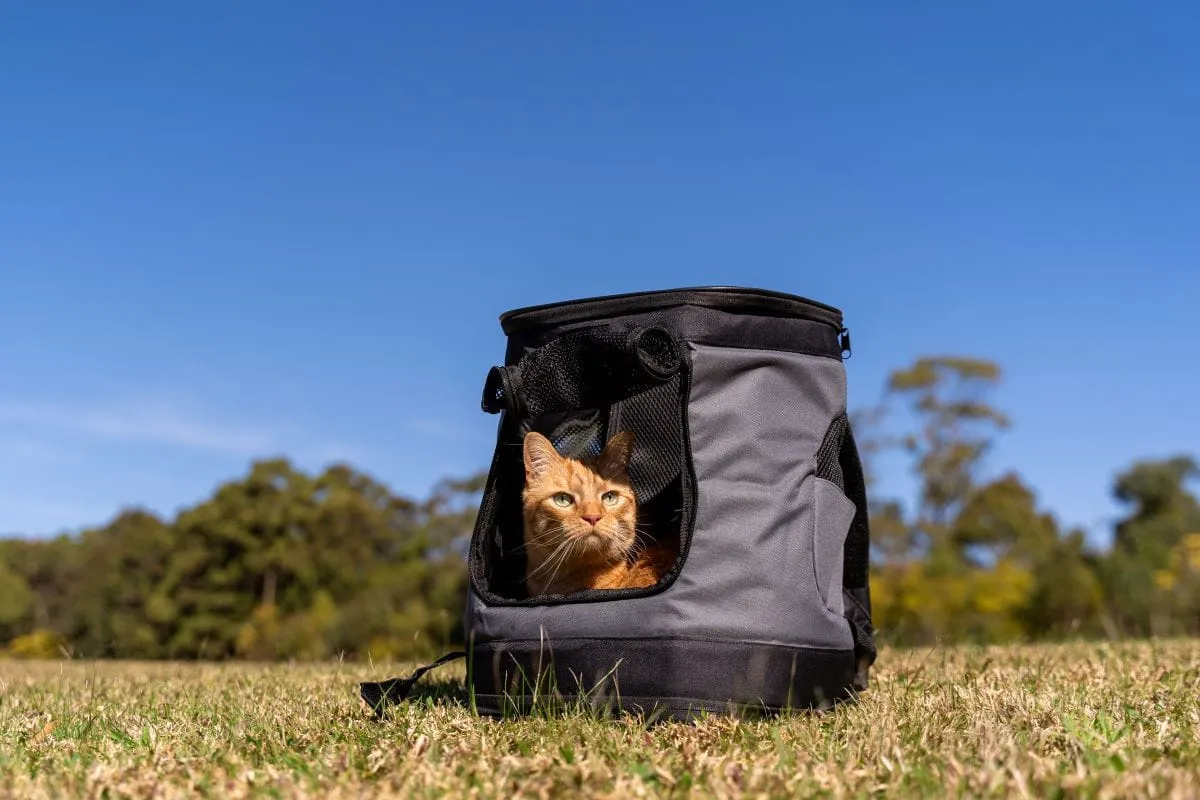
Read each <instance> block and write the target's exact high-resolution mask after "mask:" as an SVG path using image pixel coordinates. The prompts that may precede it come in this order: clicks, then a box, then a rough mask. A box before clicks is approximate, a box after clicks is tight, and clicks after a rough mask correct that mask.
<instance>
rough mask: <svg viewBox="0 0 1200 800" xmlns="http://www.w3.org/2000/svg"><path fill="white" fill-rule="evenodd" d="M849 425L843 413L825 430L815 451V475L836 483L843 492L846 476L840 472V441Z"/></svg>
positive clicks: (844, 436)
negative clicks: (823, 436)
mask: <svg viewBox="0 0 1200 800" xmlns="http://www.w3.org/2000/svg"><path fill="white" fill-rule="evenodd" d="M849 426H850V421H849V420H848V419H847V418H846V415H845V414H842V415H841V416H840V417H838V418H837V419H835V420H834V421H833V422H832V424H830V426H829V430H827V431H825V439H824V440H823V441H822V442H821V449H819V450H818V451H817V477H818V478H824V479H825V480H827V481H829V482H831V483H833V484H836V485H837V487H838V488H839V489H841V490H842V491H843V492H844V491H845V490H846V478H845V475H843V474H842V442H843V440H844V439H845V438H846V429H847V428H849Z"/></svg>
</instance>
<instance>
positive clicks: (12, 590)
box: [0, 358, 1200, 660]
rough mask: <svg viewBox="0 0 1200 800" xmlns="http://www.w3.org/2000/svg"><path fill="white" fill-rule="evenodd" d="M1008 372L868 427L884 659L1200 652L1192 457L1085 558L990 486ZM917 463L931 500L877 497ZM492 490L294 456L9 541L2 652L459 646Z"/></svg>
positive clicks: (1175, 459) (1142, 489)
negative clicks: (907, 648) (71, 529)
mask: <svg viewBox="0 0 1200 800" xmlns="http://www.w3.org/2000/svg"><path fill="white" fill-rule="evenodd" d="M1000 380H1001V372H1000V369H999V367H998V366H997V365H995V364H993V363H991V362H988V361H984V360H980V359H973V358H921V359H918V360H917V361H915V362H914V363H913V364H911V365H908V366H906V367H905V368H903V369H898V370H896V371H894V372H893V373H892V374H891V375H890V377H889V379H888V382H887V386H886V391H885V394H884V399H883V401H882V402H881V403H880V404H879V405H878V406H875V407H871V408H867V409H860V410H859V411H858V412H857V413H856V414H855V415H854V427H855V431H856V437H857V439H858V440H859V445H860V447H861V448H862V450H863V453H864V462H865V463H866V464H867V465H868V466H867V472H868V475H867V478H868V485H869V487H870V490H869V491H870V493H871V498H872V499H871V503H872V509H871V511H872V514H871V525H872V572H871V590H872V600H873V605H874V616H875V622H876V625H877V627H878V628H879V637H880V639H881V640H882V641H886V642H892V643H896V644H914V645H916V644H929V643H932V642H935V641H973V642H1005V641H1028V640H1037V639H1048V638H1051V639H1052V638H1062V637H1135V636H1158V635H1184V634H1187V635H1195V634H1200V501H1198V500H1197V497H1196V495H1195V493H1194V492H1193V491H1192V490H1191V488H1190V484H1191V482H1192V481H1194V480H1195V479H1196V478H1197V477H1200V467H1198V465H1197V463H1196V461H1195V459H1194V458H1192V457H1191V456H1187V455H1171V456H1168V457H1165V458H1163V459H1161V460H1148V461H1140V462H1137V463H1134V464H1132V465H1130V466H1129V467H1128V468H1127V469H1126V470H1124V471H1123V472H1122V473H1121V474H1120V475H1119V476H1118V477H1117V479H1116V480H1115V483H1114V485H1113V486H1112V487H1111V490H1112V492H1113V495H1114V496H1115V498H1116V499H1117V500H1118V501H1119V502H1120V503H1121V504H1122V506H1123V508H1124V513H1123V516H1122V518H1121V519H1120V520H1119V521H1118V522H1117V523H1116V525H1115V527H1114V530H1113V535H1112V541H1111V544H1109V545H1106V546H1104V547H1095V546H1092V545H1089V543H1088V541H1087V540H1086V538H1085V536H1084V533H1083V531H1081V530H1075V529H1070V530H1064V529H1063V528H1062V527H1061V526H1060V524H1059V522H1058V521H1057V520H1056V518H1055V517H1054V516H1053V515H1052V514H1050V513H1048V512H1046V511H1045V510H1043V509H1041V508H1039V506H1038V501H1037V495H1036V493H1035V492H1034V490H1033V488H1032V487H1030V486H1029V485H1027V484H1026V482H1025V481H1024V480H1023V479H1022V478H1021V476H1020V475H1019V474H1018V473H1017V472H1014V471H1010V472H1005V473H1003V474H1000V475H999V476H998V477H991V478H986V477H985V460H986V456H987V454H988V451H989V450H990V449H991V447H992V446H993V444H994V443H995V442H996V441H997V439H998V437H999V436H1001V435H1002V434H1003V431H1004V430H1005V429H1006V428H1007V427H1008V426H1009V420H1008V418H1007V417H1006V416H1005V415H1004V414H1003V413H1002V412H1001V411H1000V410H999V409H997V408H995V407H994V406H993V405H992V404H991V403H990V402H989V400H988V396H989V394H990V392H991V391H992V390H993V389H994V388H995V387H996V386H997V385H998V384H999V382H1000ZM889 452H890V453H894V454H901V455H902V456H903V457H904V458H905V459H907V460H908V463H909V464H910V465H911V468H912V470H913V472H914V475H915V477H916V479H917V482H916V484H917V490H916V492H915V495H914V496H913V497H912V498H908V499H907V502H906V501H904V500H901V499H897V498H887V497H879V496H876V491H875V490H876V488H877V486H878V484H877V482H875V481H874V480H873V477H874V476H873V474H871V473H872V470H871V469H870V465H871V464H872V463H873V462H874V461H875V460H877V459H878V458H879V457H880V456H882V455H883V454H885V453H889ZM483 480H484V476H483V475H476V476H474V477H471V478H469V479H466V480H451V481H444V482H443V483H441V484H439V485H438V486H437V487H436V488H435V489H434V490H433V491H432V492H431V493H430V496H429V497H427V498H424V499H419V500H418V499H412V498H406V497H401V496H399V495H397V494H395V493H393V492H392V491H391V490H389V489H388V488H387V487H386V486H384V485H383V484H381V483H379V482H378V481H376V480H374V479H373V478H371V477H370V476H368V475H365V474H363V473H361V472H359V471H356V470H355V469H353V468H352V467H350V466H348V465H344V464H339V465H334V466H331V467H329V468H327V469H325V470H324V471H323V472H322V473H320V474H319V475H309V474H306V473H305V472H303V471H301V470H299V469H297V468H296V467H295V466H294V465H293V464H291V463H290V462H289V461H287V460H285V459H272V460H266V461H260V462H257V463H255V464H253V465H252V466H251V468H250V469H249V471H248V473H247V474H246V475H245V476H244V477H242V478H239V479H238V480H234V481H230V482H228V483H226V484H224V485H222V486H220V487H218V488H217V489H216V491H215V492H214V493H213V495H212V496H211V497H210V498H208V499H207V500H204V501H203V502H201V503H199V504H197V505H196V506H194V507H192V508H188V509H185V510H183V511H181V512H180V513H178V514H177V515H176V516H175V517H174V518H173V519H170V520H167V519H163V518H161V517H160V516H157V515H155V514H152V513H150V512H148V511H145V510H141V509H126V510H123V511H121V512H120V513H118V514H117V516H116V517H115V518H114V519H113V520H112V521H110V522H109V523H108V524H106V525H104V526H102V527H99V528H95V529H90V530H86V531H83V532H82V533H80V534H78V535H71V536H66V535H63V536H58V537H56V538H51V539H21V538H16V539H7V540H0V654H6V655H9V656H16V657H42V658H45V657H59V656H74V657H101V658H138V659H158V658H181V659H225V658H245V659H256V660H271V659H306V660H307V659H322V658H332V657H351V658H354V657H360V658H367V657H370V658H373V659H376V660H379V659H388V658H416V657H425V656H428V655H430V654H432V653H434V652H438V651H443V650H446V649H448V648H450V647H453V646H455V645H457V644H459V643H461V640H462V634H463V631H462V629H461V616H462V606H463V599H464V593H465V591H466V583H467V581H466V569H465V553H466V548H467V543H468V541H469V539H470V534H471V530H472V526H473V523H474V517H475V510H476V504H477V502H478V498H479V494H480V491H481V489H482V486H483Z"/></svg>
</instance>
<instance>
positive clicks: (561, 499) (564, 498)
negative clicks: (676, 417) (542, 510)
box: [550, 492, 575, 508]
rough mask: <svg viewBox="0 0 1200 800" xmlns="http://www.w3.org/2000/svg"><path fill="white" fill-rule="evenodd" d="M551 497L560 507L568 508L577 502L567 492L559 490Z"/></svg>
mask: <svg viewBox="0 0 1200 800" xmlns="http://www.w3.org/2000/svg"><path fill="white" fill-rule="evenodd" d="M550 499H551V500H552V501H553V502H554V505H556V506H558V507H559V508H566V507H567V506H569V505H571V504H572V503H574V502H575V498H574V497H572V496H571V495H569V494H567V493H566V492H559V493H558V494H556V495H554V497H552V498H550Z"/></svg>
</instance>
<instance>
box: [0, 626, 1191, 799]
mask: <svg viewBox="0 0 1200 800" xmlns="http://www.w3.org/2000/svg"><path fill="white" fill-rule="evenodd" d="M398 671H399V672H404V671H406V670H404V669H403V668H399V669H398V668H396V667H394V666H387V667H381V666H375V667H369V666H364V665H350V664H324V665H215V664H194V665H192V664H170V663H168V664H140V663H139V664H132V663H98V662H16V661H8V662H0V796H4V797H10V796H15V797H26V796H29V797H64V796H67V797H138V796H151V795H152V796H161V797H185V796H186V797H194V796H209V797H259V796H262V797H294V796H300V797H329V798H338V797H363V796H395V797H440V796H473V797H498V798H499V797H505V798H507V797H538V798H548V797H558V796H572V795H576V794H580V795H584V796H594V797H613V798H627V797H686V796H695V797H739V796H747V797H807V796H829V797H864V796H876V795H879V796H904V797H920V796H944V795H951V796H971V797H990V796H997V797H998V796H1004V797H1009V796H1035V797H1056V796H1058V797H1131V796H1138V797H1147V796H1150V797H1196V796H1200V641H1160V642H1142V643H1120V644H1098V645H1089V644H1073V645H1057V646H1031V647H1008V648H934V649H925V650H907V651H897V650H885V651H884V652H883V653H882V654H881V656H880V662H879V664H878V668H877V669H876V671H875V672H873V673H872V678H873V681H872V686H871V689H870V690H869V691H868V692H866V693H865V694H864V695H863V697H862V700H861V702H860V703H859V704H857V705H852V706H843V707H841V708H839V709H838V710H836V711H834V712H832V713H828V714H821V715H795V716H789V717H785V718H780V719H776V720H773V721H766V722H749V723H747V722H742V723H738V722H734V721H732V720H727V719H717V718H712V719H708V720H703V721H701V722H699V723H696V724H678V723H668V724H663V725H658V726H650V727H647V726H646V725H644V724H642V723H641V722H640V721H639V720H637V719H623V720H618V721H603V720H599V719H593V718H589V717H588V716H586V715H584V714H575V715H566V716H558V717H551V718H533V719H524V720H519V721H513V720H509V721H498V722H496V721H486V720H481V719H478V718H475V717H473V716H471V714H470V712H469V711H468V710H467V709H466V707H465V705H464V700H463V692H462V675H463V672H462V668H461V666H460V665H457V664H456V665H452V666H448V667H445V668H443V670H442V671H441V672H435V673H433V674H432V675H430V676H428V677H427V678H426V681H428V682H429V686H430V689H428V690H426V691H424V692H422V693H421V695H420V697H419V698H418V699H417V700H416V702H415V703H412V704H409V705H406V706H402V707H400V708H399V709H397V710H395V711H392V712H390V713H389V715H388V718H387V720H386V721H384V722H382V723H380V722H376V721H375V720H374V719H373V718H372V717H371V715H370V714H369V712H367V711H366V710H365V708H364V707H363V706H362V705H361V704H360V702H359V701H358V699H357V682H358V681H360V680H377V679H379V678H382V677H387V676H390V675H393V674H396V673H397V672H398Z"/></svg>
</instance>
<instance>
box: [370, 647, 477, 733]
mask: <svg viewBox="0 0 1200 800" xmlns="http://www.w3.org/2000/svg"><path fill="white" fill-rule="evenodd" d="M466 656H467V654H466V653H465V652H464V651H462V650H455V651H454V652H451V653H447V654H446V655H444V656H442V657H441V658H439V659H438V660H437V661H434V662H433V663H432V664H426V665H425V666H423V667H418V668H417V669H416V670H415V671H414V672H413V674H412V675H409V676H408V677H407V678H391V679H390V680H386V681H381V682H379V683H360V684H359V685H358V692H359V696H360V697H362V699H363V700H364V701H366V704H367V705H368V706H370V707H371V710H372V711H373V712H375V717H376V718H377V719H382V718H383V712H384V710H385V709H386V708H387V706H388V705H395V704H399V703H403V702H404V701H405V700H406V699H407V698H408V695H409V693H410V692H411V691H412V689H413V686H414V685H416V683H417V681H419V680H420V679H421V677H422V676H423V675H424V674H425V673H426V672H429V671H430V670H431V669H434V668H436V667H440V666H442V665H443V664H448V663H450V662H451V661H457V660H458V659H460V658H466Z"/></svg>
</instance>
